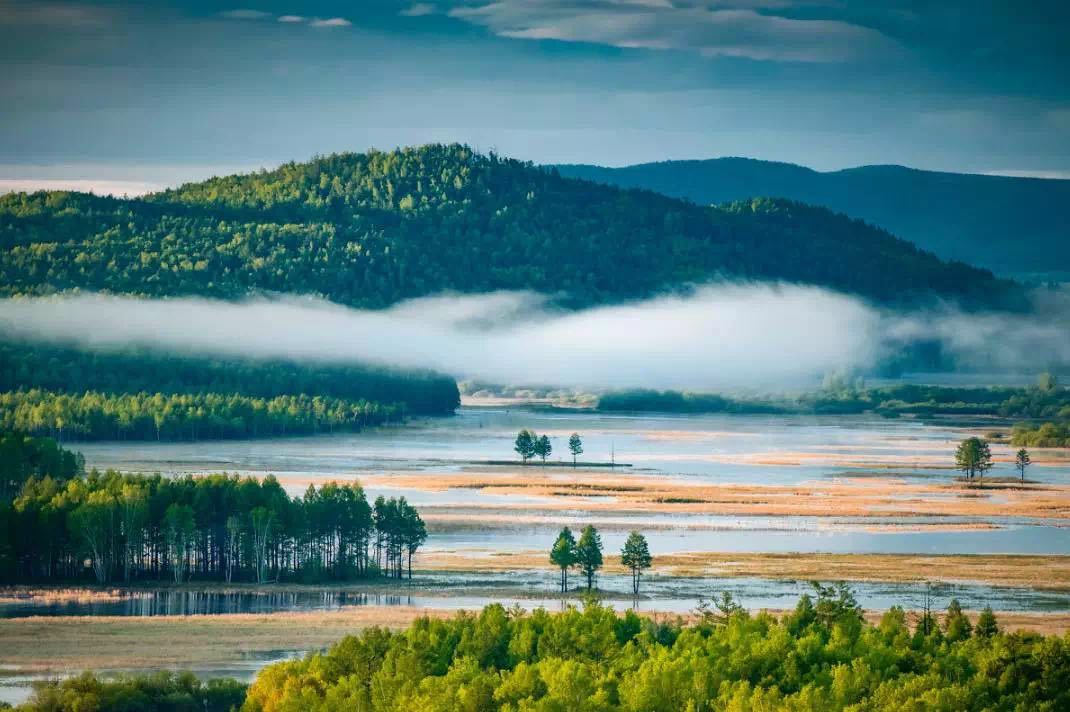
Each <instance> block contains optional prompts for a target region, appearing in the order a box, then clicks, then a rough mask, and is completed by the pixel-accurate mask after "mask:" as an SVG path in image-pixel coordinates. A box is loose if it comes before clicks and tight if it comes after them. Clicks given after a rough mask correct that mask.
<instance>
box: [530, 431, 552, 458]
mask: <svg viewBox="0 0 1070 712" xmlns="http://www.w3.org/2000/svg"><path fill="white" fill-rule="evenodd" d="M553 451H554V446H553V445H551V444H550V438H549V437H547V436H545V435H540V436H539V437H537V438H536V439H535V454H536V455H538V456H539V459H541V460H542V464H544V465H545V464H546V458H548V457H550V453H552V452H553Z"/></svg>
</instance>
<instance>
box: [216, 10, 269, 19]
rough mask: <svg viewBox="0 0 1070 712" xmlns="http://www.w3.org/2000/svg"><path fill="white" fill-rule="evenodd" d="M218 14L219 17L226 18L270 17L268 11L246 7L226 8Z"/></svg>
mask: <svg viewBox="0 0 1070 712" xmlns="http://www.w3.org/2000/svg"><path fill="white" fill-rule="evenodd" d="M219 14H220V16H221V17H225V18H227V19H228V20H264V19H267V18H269V17H271V13H270V12H263V11H262V10H248V9H238V10H226V11H225V12H221V13H219Z"/></svg>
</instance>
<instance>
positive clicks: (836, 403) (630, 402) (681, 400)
mask: <svg viewBox="0 0 1070 712" xmlns="http://www.w3.org/2000/svg"><path fill="white" fill-rule="evenodd" d="M598 409H599V410H603V411H644V410H647V411H663V412H669V413H823V414H852V413H865V412H876V413H880V414H881V415H885V416H888V417H896V416H899V415H918V416H926V415H991V416H999V417H1002V418H1023V419H1038V418H1059V419H1070V390H1068V389H1066V388H1064V387H1062V386H1061V385H1059V383H1058V381H1057V380H1056V379H1055V378H1054V377H1053V376H1051V375H1050V374H1043V375H1042V376H1041V377H1040V379H1039V380H1038V382H1037V384H1036V385H1035V386H988V387H953V386H930V385H920V384H897V385H890V386H874V387H866V386H865V385H864V384H862V383H861V382H856V381H854V380H851V379H844V378H838V377H832V378H829V379H826V383H825V384H824V386H823V387H822V388H820V389H818V390H816V391H813V392H809V393H805V394H803V395H799V396H769V397H761V396H740V397H730V396H722V395H718V394H712V393H690V392H682V391H656V390H647V389H636V390H628V391H615V392H610V393H605V394H603V395H601V396H599V398H598ZM1023 444H1027V445H1028V444H1035V443H1023Z"/></svg>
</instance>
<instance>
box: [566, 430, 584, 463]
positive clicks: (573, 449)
mask: <svg viewBox="0 0 1070 712" xmlns="http://www.w3.org/2000/svg"><path fill="white" fill-rule="evenodd" d="M568 451H569V452H570V453H572V466H573V467H575V466H576V458H577V457H579V456H580V455H582V454H583V440H581V439H580V434H579V433H572V435H570V436H569V437H568Z"/></svg>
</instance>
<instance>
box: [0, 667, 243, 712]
mask: <svg viewBox="0 0 1070 712" xmlns="http://www.w3.org/2000/svg"><path fill="white" fill-rule="evenodd" d="M246 687H247V686H246V685H243V684H242V683H240V682H238V681H237V680H232V679H230V678H217V679H212V680H207V681H201V680H199V679H198V678H197V676H196V675H194V674H193V673H192V672H184V673H171V672H158V673H155V674H152V675H122V676H120V677H118V678H116V679H108V680H104V679H101V678H98V677H96V676H95V675H94V674H93V673H91V672H86V673H83V674H81V675H79V676H77V677H72V678H69V679H67V680H63V681H62V682H44V683H36V684H35V685H34V691H33V695H32V696H31V698H30V700H29V701H28V702H26V703H25V704H21V705H19V706H18V707H16V708H15V709H18V710H21V711H22V712H106V711H113V710H115V711H117V710H122V711H123V712H233V711H234V710H237V709H239V708H240V707H241V706H242V703H243V702H244V701H245V691H246ZM3 707H6V705H4V704H0V708H3Z"/></svg>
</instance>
